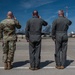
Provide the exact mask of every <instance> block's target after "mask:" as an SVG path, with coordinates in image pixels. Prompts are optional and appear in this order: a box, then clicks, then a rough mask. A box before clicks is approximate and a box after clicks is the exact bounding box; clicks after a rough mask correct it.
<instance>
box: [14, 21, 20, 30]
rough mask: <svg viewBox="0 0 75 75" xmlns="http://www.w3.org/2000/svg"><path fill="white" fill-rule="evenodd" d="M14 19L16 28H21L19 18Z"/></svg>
mask: <svg viewBox="0 0 75 75" xmlns="http://www.w3.org/2000/svg"><path fill="white" fill-rule="evenodd" d="M14 21H15V25H16V28H18V29H20V28H21V25H20V23H19V21H17V20H14Z"/></svg>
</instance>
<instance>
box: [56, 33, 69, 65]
mask: <svg viewBox="0 0 75 75" xmlns="http://www.w3.org/2000/svg"><path fill="white" fill-rule="evenodd" d="M60 35H61V34H60ZM60 35H58V36H57V38H56V41H55V62H56V65H57V66H65V62H66V56H67V42H68V38H67V36H66V35H64V36H63V37H62V35H61V36H60Z"/></svg>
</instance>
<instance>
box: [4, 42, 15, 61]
mask: <svg viewBox="0 0 75 75" xmlns="http://www.w3.org/2000/svg"><path fill="white" fill-rule="evenodd" d="M15 50H16V42H15V41H4V42H3V62H13V59H14V53H15Z"/></svg>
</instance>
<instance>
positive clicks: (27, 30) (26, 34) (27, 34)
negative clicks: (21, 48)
mask: <svg viewBox="0 0 75 75" xmlns="http://www.w3.org/2000/svg"><path fill="white" fill-rule="evenodd" d="M29 28H30V27H29V21H27V23H26V28H25V37H26V40H29Z"/></svg>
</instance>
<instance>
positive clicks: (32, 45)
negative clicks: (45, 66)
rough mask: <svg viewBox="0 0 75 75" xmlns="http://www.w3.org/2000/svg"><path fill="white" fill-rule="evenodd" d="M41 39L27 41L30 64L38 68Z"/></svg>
mask: <svg viewBox="0 0 75 75" xmlns="http://www.w3.org/2000/svg"><path fill="white" fill-rule="evenodd" d="M40 53H41V41H39V42H29V55H30V66H31V67H32V68H38V67H39V66H40Z"/></svg>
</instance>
